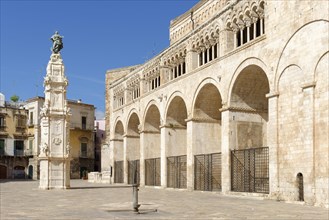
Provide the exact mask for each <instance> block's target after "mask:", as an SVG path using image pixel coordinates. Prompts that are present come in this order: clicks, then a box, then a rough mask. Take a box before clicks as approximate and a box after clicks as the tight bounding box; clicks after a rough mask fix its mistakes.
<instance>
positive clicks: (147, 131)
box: [139, 130, 161, 134]
mask: <svg viewBox="0 0 329 220" xmlns="http://www.w3.org/2000/svg"><path fill="white" fill-rule="evenodd" d="M139 133H140V134H142V133H144V134H160V133H161V132H160V131H151V130H142V131H140V132H139Z"/></svg>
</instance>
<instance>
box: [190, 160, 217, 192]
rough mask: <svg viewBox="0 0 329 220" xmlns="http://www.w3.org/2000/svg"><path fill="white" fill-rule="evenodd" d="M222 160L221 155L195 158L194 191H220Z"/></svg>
mask: <svg viewBox="0 0 329 220" xmlns="http://www.w3.org/2000/svg"><path fill="white" fill-rule="evenodd" d="M221 176H222V160H221V154H220V153H213V154H202V155H195V156H194V189H195V190H201V191H220V190H221V189H222V185H221Z"/></svg>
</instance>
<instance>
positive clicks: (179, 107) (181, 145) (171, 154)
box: [165, 96, 187, 188]
mask: <svg viewBox="0 0 329 220" xmlns="http://www.w3.org/2000/svg"><path fill="white" fill-rule="evenodd" d="M186 119H187V109H186V105H185V102H184V100H183V99H182V98H181V97H179V96H176V97H175V98H173V99H172V100H171V102H170V104H169V107H168V111H167V116H166V128H165V136H166V137H165V141H166V156H167V161H166V162H167V186H168V187H171V188H186V186H187V179H186V162H187V157H186V153H187V149H186V136H187V132H186V121H185V120H186Z"/></svg>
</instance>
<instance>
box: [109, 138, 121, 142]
mask: <svg viewBox="0 0 329 220" xmlns="http://www.w3.org/2000/svg"><path fill="white" fill-rule="evenodd" d="M110 141H119V142H123V139H120V138H110Z"/></svg>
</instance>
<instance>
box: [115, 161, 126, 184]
mask: <svg viewBox="0 0 329 220" xmlns="http://www.w3.org/2000/svg"><path fill="white" fill-rule="evenodd" d="M123 175H124V174H123V161H114V183H123Z"/></svg>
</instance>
